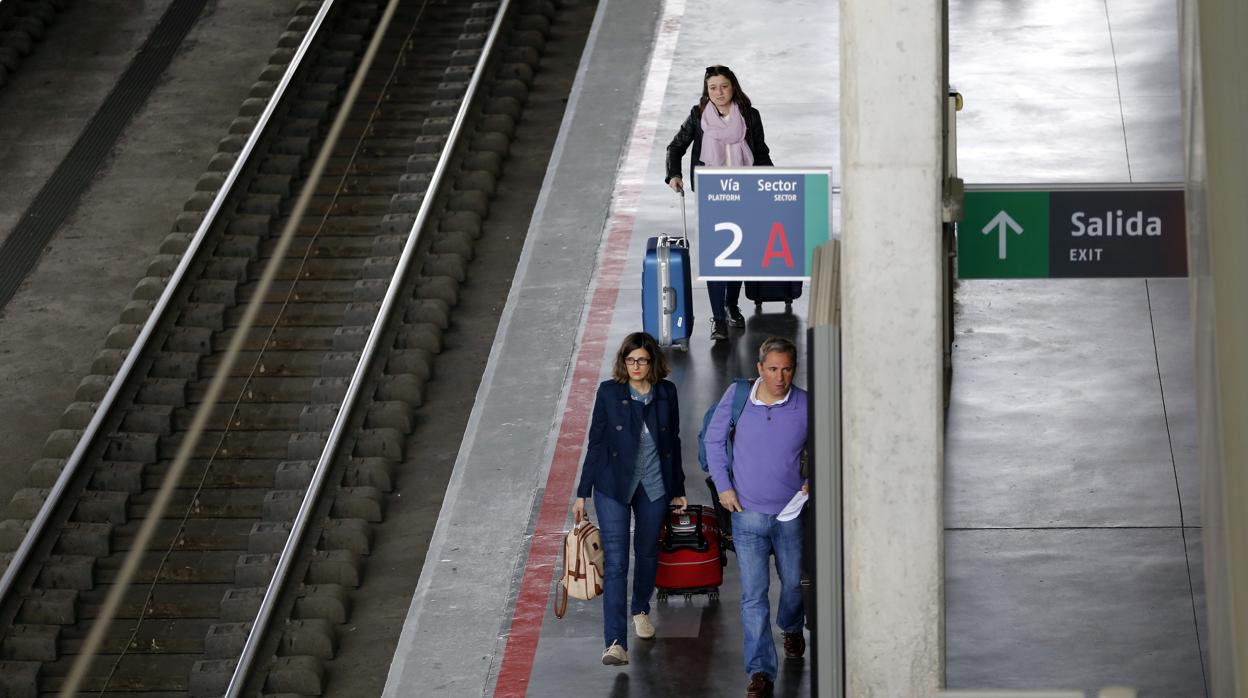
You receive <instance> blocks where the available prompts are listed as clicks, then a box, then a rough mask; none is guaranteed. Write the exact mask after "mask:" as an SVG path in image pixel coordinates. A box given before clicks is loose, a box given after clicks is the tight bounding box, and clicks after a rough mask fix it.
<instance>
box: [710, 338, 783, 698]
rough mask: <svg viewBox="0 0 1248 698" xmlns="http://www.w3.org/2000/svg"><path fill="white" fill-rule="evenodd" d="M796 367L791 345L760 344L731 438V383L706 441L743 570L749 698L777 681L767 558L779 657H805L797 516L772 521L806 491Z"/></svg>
mask: <svg viewBox="0 0 1248 698" xmlns="http://www.w3.org/2000/svg"><path fill="white" fill-rule="evenodd" d="M796 369H797V348H796V347H794V346H793V343H792V342H790V341H789V340H787V339H781V338H777V337H771V338H768V339H766V340H764V341H763V343H762V345H761V346H760V347H759V348H758V380H756V381H754V387H753V388H752V389H751V390H750V398H749V399H748V400H746V403H745V408H744V409H743V410H742V412H741V417H740V418H739V419H738V420H737V424H736V428H735V430H733V433H729V432H730V429H731V421H732V394H733V390H734V388H733V387H731V386H730V387H729V388H728V390H727V392H725V393H724V396H723V397H722V398H721V399H720V401H719V405H718V406H717V407H716V408H715V414H714V415H713V416H712V417H711V421H710V423H709V424H708V425H707V427H706V436H705V438H704V443H705V444H706V458H707V462H708V465H709V466H710V471H711V477H712V478H713V479H714V480H715V489H716V490H718V491H719V501H720V503H721V504H723V505H724V508H725V509H727V510H728V511H730V512H733V513H732V532H733V541H734V543H735V545H736V553H737V563H738V564H739V565H740V570H741V625H742V627H743V630H744V634H745V672H746V673H747V674H749V675H750V684H749V687H748V688H747V689H746V697H747V698H764V697H766V696H770V695H771V691H772V685H773V682H774V681H775V677H776V668H777V667H776V663H777V662H776V645H775V641H774V640H773V639H772V634H771V620H770V615H771V604H770V603H769V601H768V598H767V591H768V586H769V585H770V581H771V572H770V570H769V569H768V564H767V561H768V558H769V557H770V556H771V555H773V554H774V555H775V556H776V573H777V574H778V575H779V577H780V607H779V609H777V612H776V625H778V626H780V631H781V633H783V635H784V655H785V657H789V658H797V657H801V656H802V655H803V654H804V653H805V652H806V639H805V637H803V635H802V625H803V623H804V611H803V608H802V590H801V574H802V523H801V518H800V517H797V518H793V519H790V520H788V521H780V520H778V519H777V518H776V515H777V514H779V513H780V512H781V510H783V509H784V507H785V505H786V504H788V502H789V500H790V499H792V498H793V496H794V495H795V494H797V492H798V490H803V491H805V490H806V489H807V486H806V482H805V480H804V479H803V478H802V475H801V455H802V449H803V448H805V446H806V391H804V390H802V389H801V388H798V387H797V386H795V385H793V373H794V371H795V370H796ZM729 439H732V456H731V460H730V457H729V455H728V451H727V442H728V440H729Z"/></svg>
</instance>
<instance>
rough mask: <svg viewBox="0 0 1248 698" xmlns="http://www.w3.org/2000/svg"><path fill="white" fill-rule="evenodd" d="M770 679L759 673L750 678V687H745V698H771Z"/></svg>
mask: <svg viewBox="0 0 1248 698" xmlns="http://www.w3.org/2000/svg"><path fill="white" fill-rule="evenodd" d="M771 685H772V684H771V679H769V678H767V675H766V674H764V673H763V672H761V671H756V672H754V673H753V674H752V675H751V676H750V685H749V686H746V687H745V698H771Z"/></svg>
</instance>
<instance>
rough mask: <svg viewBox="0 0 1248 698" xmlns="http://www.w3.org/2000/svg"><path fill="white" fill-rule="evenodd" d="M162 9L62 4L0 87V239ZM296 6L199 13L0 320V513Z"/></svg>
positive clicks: (214, 7) (232, 1)
mask: <svg viewBox="0 0 1248 698" xmlns="http://www.w3.org/2000/svg"><path fill="white" fill-rule="evenodd" d="M168 4H169V3H168V2H144V3H134V2H121V1H119V0H100V1H98V2H97V1H96V0H92V1H91V2H75V3H70V4H69V5H68V6H67V7H66V9H65V11H64V12H63V13H61V14H60V15H59V17H58V19H57V22H56V23H55V24H54V25H52V26H51V27H49V29H48V33H47V35H46V37H45V39H44V41H43V43H42V44H40V45H39V46H38V47H37V48H36V50H35V52H34V53H32V54H31V56H30V58H29V59H28V60H26V61H24V62H23V63H22V65H21V68H20V69H19V70H18V71H17V73H16V74H15V75H13V76H12V78H11V79H10V80H9V82H7V83H6V84H5V85H4V87H3V88H0V162H2V163H3V174H4V176H3V177H0V239H3V238H4V237H5V236H7V235H8V234H9V231H10V230H12V227H13V225H14V224H15V222H16V221H17V220H18V218H19V217H20V216H21V215H22V212H23V211H25V210H26V207H27V206H28V205H29V203H30V201H31V199H33V198H34V196H35V194H36V193H37V192H38V191H39V189H40V187H42V186H43V182H44V181H45V180H46V179H47V177H48V176H49V175H50V174H51V173H52V171H53V170H54V169H55V168H56V166H57V164H58V163H59V162H60V160H61V158H62V157H64V155H65V153H66V152H67V151H68V150H69V148H70V147H71V146H72V145H73V143H74V141H75V139H77V137H78V134H79V132H80V131H81V130H82V128H83V126H84V124H85V123H86V122H87V121H88V120H89V119H90V118H91V116H92V115H93V114H94V113H95V110H96V108H97V107H98V106H99V104H100V102H102V101H103V99H104V97H105V96H106V95H107V94H108V92H109V90H110V89H112V86H113V84H114V83H115V82H116V81H117V78H118V77H119V76H120V75H121V73H122V72H123V71H124V70H125V69H126V66H127V65H129V62H130V59H131V58H132V57H133V55H134V52H135V51H136V50H137V49H138V47H139V46H140V45H141V44H142V43H143V41H144V40H145V39H146V38H147V35H148V33H149V32H150V31H151V29H152V27H153V26H155V24H156V22H157V21H158V20H159V19H160V17H161V15H162V14H163V13H164V11H165V9H166V7H168ZM296 4H297V2H296V0H279V1H278V2H266V3H259V4H258V3H254V2H246V1H245V0H219V1H218V2H213V3H209V5H208V6H207V7H206V8H205V9H204V10H203V12H202V14H201V15H200V17H199V20H198V23H197V24H196V26H195V27H194V28H192V29H191V32H190V33H189V34H188V35H187V37H186V39H185V40H184V42H183V44H182V48H181V50H180V51H179V53H178V55H177V56H176V57H175V58H174V60H173V62H172V63H171V65H170V66H169V68H168V70H167V71H166V72H165V74H164V75H163V76H162V78H161V80H160V83H159V84H158V85H157V87H156V89H155V90H154V91H153V92H152V94H151V95H150V97H149V98H148V100H147V102H146V104H145V105H144V107H143V108H142V109H141V110H139V112H138V113H137V114H135V116H134V118H133V120H132V121H131V122H130V125H129V127H128V128H127V129H126V130H125V131H124V132H123V134H122V136H121V138H120V139H119V141H118V143H117V147H116V149H115V150H114V153H113V156H112V157H111V158H110V159H109V160H106V161H105V163H104V165H103V166H102V167H101V168H100V170H99V172H98V173H97V174H96V177H95V180H94V184H93V185H92V187H91V188H90V189H89V190H88V191H87V192H86V194H85V195H84V196H83V198H82V199H81V201H80V202H79V205H78V208H77V210H76V211H75V212H74V213H72V214H71V215H70V217H69V219H68V220H67V221H66V223H65V224H64V225H63V226H62V227H61V229H60V230H59V231H58V232H57V234H56V236H55V237H54V238H53V240H52V243H51V244H50V245H49V246H48V248H47V249H46V250H45V252H44V255H43V258H42V260H41V262H40V263H39V265H38V267H37V268H36V269H35V270H34V271H33V272H32V273H31V275H30V276H28V277H27V279H26V281H25V283H24V284H23V285H22V287H21V288H20V289H19V290H18V292H17V294H16V295H15V296H14V297H13V299H12V300H11V301H10V302H9V304H8V305H7V306H6V307H5V308H3V309H0V424H2V425H4V426H3V428H0V453H3V454H4V457H3V458H0V504H4V503H7V502H8V501H9V498H10V497H11V496H12V494H13V492H14V491H15V490H17V489H18V488H20V487H22V486H23V483H24V481H25V476H26V472H27V470H28V469H29V467H30V465H31V463H33V462H34V461H35V460H36V459H38V458H39V452H40V449H41V448H42V446H43V442H44V440H45V439H46V438H47V436H48V434H49V433H50V432H51V431H52V430H53V429H55V428H56V425H57V420H58V419H59V418H60V415H61V412H62V411H63V410H64V409H65V407H66V406H67V405H68V404H69V403H70V402H71V400H72V399H73V393H74V389H75V388H76V387H77V385H78V381H79V380H80V378H81V377H82V376H84V375H86V374H87V373H88V368H89V367H90V365H91V361H92V359H93V358H94V357H95V354H96V351H97V350H98V349H100V348H102V347H103V346H104V338H105V336H106V335H107V333H108V330H109V328H111V327H112V326H113V325H114V324H116V323H117V322H118V319H119V316H120V312H121V308H122V307H123V306H124V305H125V302H126V301H127V300H129V298H130V292H131V291H132V290H133V289H134V285H135V284H136V283H137V282H138V281H139V279H141V278H142V277H143V275H144V274H143V272H144V270H145V269H146V267H147V263H148V259H149V257H150V256H151V255H153V254H154V253H155V252H156V250H157V247H158V246H159V245H160V242H161V240H162V239H164V237H165V235H167V234H168V233H169V232H170V230H172V226H173V221H174V218H175V217H176V216H177V214H178V213H179V212H180V211H181V210H182V205H183V203H184V202H185V201H186V200H187V198H189V197H190V195H191V194H192V193H193V192H194V188H195V181H196V179H197V178H198V177H199V176H200V175H201V174H203V172H204V171H205V169H206V168H207V165H208V160H209V158H211V156H212V155H213V153H214V152H216V147H217V142H218V141H219V140H220V139H221V138H223V137H224V136H225V135H226V133H227V129H228V127H229V124H230V121H231V120H232V119H233V118H234V117H235V116H236V115H237V112H238V108H239V106H240V105H241V104H242V101H243V99H244V98H245V97H246V96H247V91H248V90H249V89H250V88H251V86H252V83H253V82H254V81H255V80H256V78H258V77H259V75H260V72H261V70H263V68H264V66H265V65H266V63H267V59H268V55H269V53H270V52H271V50H272V49H273V47H274V46H276V45H277V38H278V36H279V35H280V34H281V32H282V30H283V29H284V28H285V25H286V22H287V20H289V19H290V17H291V15H292V13H293V11H294V8H295V5H296Z"/></svg>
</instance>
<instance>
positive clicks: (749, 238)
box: [697, 167, 832, 281]
mask: <svg viewBox="0 0 1248 698" xmlns="http://www.w3.org/2000/svg"><path fill="white" fill-rule="evenodd" d="M831 192H832V170H831V169H827V168H820V169H808V168H802V169H785V168H778V167H750V168H743V169H730V168H719V167H703V168H699V169H698V171H697V196H698V244H697V250H698V267H699V274H698V279H699V280H707V279H710V280H715V281H718V280H735V279H740V280H744V281H775V280H781V279H784V280H791V281H797V280H807V279H809V278H810V269H811V255H813V254H814V250H815V248H816V247H818V246H819V245H821V244H823V243H824V242H827V240H828V233H829V231H830V230H831V218H830V207H829V202H830V200H831Z"/></svg>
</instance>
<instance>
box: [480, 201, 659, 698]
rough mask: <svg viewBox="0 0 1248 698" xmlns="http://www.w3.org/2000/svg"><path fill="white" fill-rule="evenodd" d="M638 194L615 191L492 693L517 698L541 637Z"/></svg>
mask: <svg viewBox="0 0 1248 698" xmlns="http://www.w3.org/2000/svg"><path fill="white" fill-rule="evenodd" d="M640 193H641V192H640V190H639V189H638V188H637V187H635V186H633V187H628V188H627V190H625V191H621V192H620V194H619V196H618V197H617V200H616V203H617V210H621V209H622V210H621V211H620V212H618V213H616V214H614V215H613V216H612V218H611V224H610V228H609V232H608V233H607V235H608V238H607V246H606V249H605V250H604V251H603V255H602V261H601V264H600V266H599V268H598V287H597V288H596V289H595V290H594V295H593V300H592V301H591V302H590V307H589V312H588V318H587V320H586V323H585V331H584V334H583V335H582V338H581V346H580V349H579V351H578V352H577V356H576V366H575V368H574V369H573V373H572V387H571V390H570V391H569V393H568V402H567V405H566V406H565V407H564V410H563V419H562V425H561V427H560V430H559V438H558V440H557V441H556V442H555V455H554V459H553V460H552V461H551V464H550V475H549V476H548V477H547V480H546V493H545V494H544V495H543V496H542V503H541V507H540V509H539V510H538V516H537V527H536V529H535V530H534V534H533V538H532V542H531V543H530V547H529V558H528V561H527V562H526V563H525V566H524V576H523V577H522V578H521V581H520V594H519V596H518V597H517V599H516V608H515V612H514V614H513V615H512V619H511V632H510V634H509V635H508V637H507V644H506V647H505V648H504V650H503V661H502V663H501V665H500V666H499V671H498V682H497V683H496V685H495V688H494V695H495V696H496V697H500V696H505V697H507V698H519V697H521V696H524V695H525V692H526V691H527V690H528V686H529V677H530V675H531V674H532V672H533V660H534V658H535V656H536V654H537V643H538V641H539V640H540V639H541V633H542V619H543V618H544V617H545V615H546V606H547V602H548V600H549V594H550V589H551V580H552V579H553V578H554V570H555V565H556V564H557V563H558V558H559V554H560V552H561V551H562V548H563V533H562V530H563V527H564V523H565V522H566V521H567V518H568V494H569V493H570V492H571V491H572V490H573V489H574V487H575V484H576V475H577V469H578V466H579V465H580V460H581V444H583V443H584V442H585V431H586V430H587V429H588V428H589V417H590V414H591V413H592V412H593V406H594V395H595V393H596V392H597V388H598V382H599V376H600V372H601V370H602V356H603V352H604V351H605V350H606V341H607V332H608V330H609V329H610V327H611V318H612V315H614V313H615V306H616V302H617V299H618V298H619V293H620V278H621V277H622V276H623V273H624V261H625V260H626V259H627V257H628V245H629V242H630V241H631V240H632V236H633V222H634V220H636V215H635V214H634V213H632V211H636V209H637V203H638V200H639V199H640V198H641V197H640ZM624 211H628V212H627V213H625V212H624Z"/></svg>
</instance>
